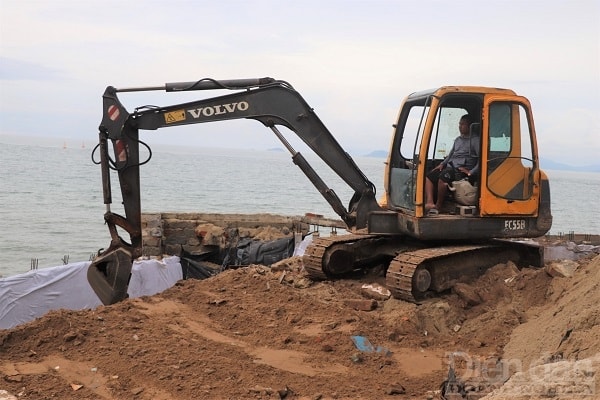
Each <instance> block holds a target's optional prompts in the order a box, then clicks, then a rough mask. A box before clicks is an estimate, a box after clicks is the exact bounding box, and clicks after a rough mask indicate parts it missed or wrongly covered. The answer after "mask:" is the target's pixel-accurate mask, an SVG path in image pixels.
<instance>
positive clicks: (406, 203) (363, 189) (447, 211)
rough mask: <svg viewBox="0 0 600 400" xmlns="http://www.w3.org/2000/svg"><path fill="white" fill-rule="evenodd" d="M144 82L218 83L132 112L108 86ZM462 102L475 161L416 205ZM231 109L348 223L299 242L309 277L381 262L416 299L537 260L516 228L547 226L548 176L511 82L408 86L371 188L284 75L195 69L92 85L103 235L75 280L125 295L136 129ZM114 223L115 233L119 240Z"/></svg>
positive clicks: (136, 246)
mask: <svg viewBox="0 0 600 400" xmlns="http://www.w3.org/2000/svg"><path fill="white" fill-rule="evenodd" d="M150 90H161V91H166V92H171V93H175V94H177V93H180V92H190V91H197V90H217V91H220V93H221V94H220V95H218V96H215V97H209V98H203V99H200V100H198V101H192V102H187V103H182V104H176V105H168V106H143V107H140V108H136V109H135V110H134V111H133V112H129V111H127V110H126V109H125V107H124V106H123V104H122V103H121V101H120V100H119V98H118V94H119V93H123V92H142V91H150ZM223 92H225V93H226V94H222V93H223ZM466 114H468V115H469V116H471V119H473V122H472V123H471V124H470V127H469V133H468V137H469V138H470V141H471V148H472V151H473V153H474V155H476V156H477V159H478V161H479V168H478V173H477V175H476V176H475V177H470V178H471V179H470V182H469V184H466V182H464V181H462V180H461V181H456V182H451V183H450V186H451V191H448V195H447V196H446V197H445V198H444V201H443V208H442V209H440V210H439V211H440V212H439V213H437V214H436V215H430V214H429V213H428V212H427V209H426V201H425V197H426V193H425V192H426V184H427V183H426V182H427V173H428V171H430V170H432V169H433V168H435V167H436V166H437V165H438V164H439V163H440V162H442V161H443V160H444V158H445V157H446V156H447V155H448V152H449V150H450V148H451V147H452V143H453V140H454V138H455V137H456V136H457V128H456V127H457V126H458V122H459V120H460V119H461V116H464V115H466ZM242 118H244V119H254V120H257V121H259V122H260V123H262V124H263V125H264V126H265V127H267V128H269V129H271V130H272V131H273V133H274V134H275V135H276V136H277V137H278V138H279V139H280V140H281V142H282V143H283V145H284V146H285V148H286V149H287V150H288V151H289V152H290V154H291V156H292V157H291V158H292V161H293V162H294V163H295V164H296V165H297V166H298V167H299V168H300V169H301V170H302V171H303V173H304V174H305V175H306V176H307V177H308V179H309V180H310V181H311V182H312V183H313V184H314V186H315V187H316V189H317V190H318V191H319V192H320V193H321V194H322V196H323V197H324V198H325V200H326V201H327V202H328V203H329V204H330V205H331V207H332V208H333V210H334V211H335V212H336V213H337V215H339V217H340V218H341V219H342V220H343V221H344V222H345V224H346V225H347V227H348V232H349V234H347V235H336V236H331V237H319V238H316V239H315V240H313V241H312V243H311V245H310V246H309V247H308V248H307V249H306V252H305V254H304V256H303V263H304V268H305V269H306V271H307V273H308V274H309V276H310V277H311V278H312V279H314V280H324V279H337V278H341V277H344V276H348V274H349V273H351V272H354V271H357V270H364V269H368V268H371V267H373V266H375V265H382V264H383V265H384V266H385V267H386V284H387V286H388V288H389V289H390V291H391V292H392V294H393V295H394V297H396V298H399V299H403V300H407V301H411V302H419V301H421V300H422V299H424V298H426V297H428V296H431V295H435V294H436V293H439V292H443V291H445V290H448V289H450V288H451V287H452V286H453V285H454V284H455V283H456V282H459V281H461V280H464V279H467V278H470V277H476V276H479V275H481V274H482V273H483V272H484V271H485V270H486V269H487V268H489V267H491V266H493V265H495V264H497V263H500V262H508V261H513V262H515V263H516V264H517V265H519V266H534V267H536V266H542V265H543V248H541V247H539V246H537V245H536V244H535V243H532V242H531V241H527V240H522V239H524V238H536V237H540V236H542V235H544V234H545V233H546V232H548V231H549V229H550V227H551V225H552V215H551V211H550V186H549V182H548V178H547V176H546V174H545V173H544V172H543V171H542V170H540V167H539V157H538V149H537V142H536V134H535V127H534V120H533V115H532V111H531V105H530V103H529V101H528V100H527V99H526V98H525V97H522V96H518V95H517V94H516V93H515V92H514V91H512V90H509V89H498V88H490V87H475V86H444V87H440V88H437V89H432V90H426V91H421V92H415V93H412V94H410V95H408V96H407V97H406V98H405V99H404V102H403V104H402V106H401V108H400V111H399V113H398V117H397V120H396V121H395V123H394V124H393V129H394V130H393V135H392V140H391V143H390V148H389V153H388V156H387V161H386V164H385V165H386V166H385V171H384V174H385V176H384V188H385V193H384V194H383V196H381V198H380V200H379V201H378V200H377V195H376V192H375V186H374V185H373V183H372V182H371V181H370V180H369V179H368V178H367V177H366V176H365V175H364V174H363V172H362V171H361V170H360V168H359V167H358V166H357V165H356V163H355V162H354V160H353V159H352V157H351V156H350V155H349V154H348V153H347V152H346V151H344V149H343V148H342V147H341V146H340V144H339V143H338V142H337V140H336V139H335V138H334V136H333V135H332V134H331V133H330V132H329V130H328V129H327V128H326V127H325V125H324V124H323V123H322V122H321V120H320V119H319V117H318V116H317V114H316V113H315V112H314V110H313V108H312V107H310V106H309V105H308V104H307V102H306V101H305V100H304V99H303V98H302V96H301V95H300V94H299V93H298V92H297V91H296V90H294V88H293V87H292V86H291V85H290V84H289V83H287V82H285V81H281V80H275V79H273V78H258V79H233V80H214V79H201V80H198V81H195V82H175V83H167V84H165V85H164V86H149V87H130V88H115V87H112V86H109V87H107V88H106V90H105V92H104V95H103V117H102V122H101V124H100V127H99V144H98V146H97V149H96V150H95V151H98V152H99V154H100V160H99V161H98V164H100V166H101V170H102V186H103V194H104V196H103V197H104V203H105V205H106V212H105V214H104V219H105V221H106V224H107V225H108V229H109V232H110V236H111V242H110V246H109V247H108V248H107V249H106V250H101V251H99V252H98V254H97V256H96V257H95V259H94V260H93V261H92V263H91V265H90V267H89V269H88V281H89V283H90V285H91V286H92V288H93V289H94V291H95V292H96V294H97V295H98V296H99V298H100V300H101V301H102V302H103V303H104V304H113V303H116V302H119V301H121V300H123V299H125V298H126V297H127V288H128V284H129V279H130V276H131V269H132V263H133V261H134V260H135V259H136V258H138V257H140V256H141V255H142V228H141V202H140V167H141V166H142V165H143V164H144V163H145V162H147V161H148V160H143V161H142V160H140V144H142V145H145V144H144V143H143V142H142V141H140V139H139V131H140V130H157V129H162V128H168V127H175V126H181V125H188V124H198V123H204V122H215V121H225V120H232V119H242ZM282 126H283V127H285V128H287V129H289V130H290V131H292V132H294V133H295V134H296V135H297V136H298V137H299V138H300V139H302V141H303V142H304V143H306V145H307V146H308V147H309V148H310V149H311V150H312V151H314V153H315V154H316V155H318V156H319V157H320V158H321V159H322V160H323V161H324V162H325V163H326V164H327V166H328V167H330V168H331V169H332V170H333V171H334V172H335V173H336V174H337V175H338V176H339V177H340V178H341V179H342V180H343V181H344V182H345V183H347V184H348V185H349V186H350V187H351V188H352V190H353V191H354V194H353V195H352V197H351V199H350V200H349V202H348V205H347V207H346V206H345V205H344V204H343V203H342V201H341V200H340V199H339V197H338V196H337V194H336V193H335V192H334V191H333V190H332V189H331V188H330V187H328V186H327V184H326V183H325V182H324V181H323V180H322V179H321V177H320V176H319V175H318V174H317V173H316V171H315V170H314V169H313V168H312V166H311V165H310V164H309V163H308V162H307V160H306V159H305V158H304V156H303V155H302V154H301V153H299V152H297V151H296V150H295V149H294V148H293V147H292V146H291V144H290V143H289V142H288V141H287V140H286V138H285V137H284V135H283V134H282V133H281V131H280V129H279V127H282ZM110 148H112V152H111V151H110ZM111 169H112V170H116V171H117V174H118V179H119V184H120V189H121V196H122V200H123V207H124V212H125V215H120V214H117V213H113V212H112V211H111V206H110V205H111V203H112V194H111V180H110V171H111ZM119 230H124V231H125V232H126V233H127V234H128V235H129V240H128V241H126V240H125V239H123V238H122V237H121V236H120V232H119Z"/></svg>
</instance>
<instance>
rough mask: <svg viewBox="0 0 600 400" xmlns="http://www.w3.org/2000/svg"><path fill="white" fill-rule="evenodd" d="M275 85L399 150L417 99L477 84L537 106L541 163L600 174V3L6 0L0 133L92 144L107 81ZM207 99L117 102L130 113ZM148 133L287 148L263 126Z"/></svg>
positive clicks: (349, 131)
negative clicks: (407, 101) (598, 168)
mask: <svg viewBox="0 0 600 400" xmlns="http://www.w3.org/2000/svg"><path fill="white" fill-rule="evenodd" d="M266 76H269V77H273V78H276V79H281V80H284V81H287V82H289V83H290V84H291V85H292V86H293V87H294V88H295V89H296V90H297V91H298V92H299V93H300V94H301V95H302V96H303V97H304V99H305V100H306V101H307V102H308V104H309V105H310V106H311V107H312V108H314V110H315V112H316V113H317V115H318V116H319V118H320V119H321V120H322V121H323V122H324V124H325V125H326V126H327V127H328V129H329V130H330V131H331V133H332V134H333V135H334V136H335V137H336V139H337V140H338V141H339V142H340V144H341V145H342V146H343V147H344V148H345V149H347V151H349V152H351V153H353V154H367V153H370V152H372V151H376V150H387V149H388V147H389V142H390V139H391V134H392V124H393V123H394V122H395V118H396V116H397V113H398V110H399V108H400V106H401V104H402V100H403V99H404V97H405V96H407V95H408V94H410V93H412V92H415V91H420V90H424V89H430V88H434V87H439V86H444V85H481V86H494V87H504V88H510V89H513V90H515V91H516V92H517V93H518V94H520V95H523V96H525V97H527V98H528V99H529V100H530V101H531V103H532V107H533V113H534V119H535V125H536V131H537V135H538V148H539V150H540V154H541V157H542V158H545V159H551V160H553V161H556V162H562V163H565V164H569V165H573V166H582V165H590V164H598V158H597V157H598V155H599V154H600V112H599V110H600V1H598V0H572V1H556V0H540V1H528V0H521V1H516V0H489V1H480V0H472V1H471V0H456V1H445V0H440V1H433V0H406V1H399V0H395V1H392V0H387V1H383V0H369V1H367V0H365V1H352V0H346V1H340V0H320V1H315V0H304V1H300V2H288V1H281V0H262V1H261V0H256V1H252V0H247V1H235V0H233V1H227V0H222V1H205V0H196V1H192V0H189V1H183V0H170V1H164V0H160V1H159V0H146V1H143V0H129V1H115V0H102V1H96V0H53V1H51V2H49V1H46V0H39V1H33V0H0V135H18V136H19V137H22V138H23V140H34V139H28V138H29V137H32V136H33V137H43V138H60V139H58V140H59V141H60V143H61V145H62V140H63V138H65V141H66V140H69V142H71V141H73V142H75V143H79V142H84V141H85V142H87V143H94V142H96V141H97V138H98V134H97V128H98V125H99V123H100V120H101V118H102V94H103V92H104V89H105V88H106V87H107V86H115V87H118V88H123V87H147V86H161V85H164V84H165V83H167V82H180V81H196V80H199V79H202V78H214V79H237V78H260V77H266ZM217 94H219V93H215V92H211V95H217ZM182 96H183V97H182ZM190 96H191V97H190ZM202 96H206V94H205V92H194V93H192V94H191V95H190V94H189V93H186V94H183V95H181V94H174V93H165V92H141V93H132V94H123V95H121V100H122V102H123V103H124V104H125V106H126V107H127V108H128V109H129V110H133V109H134V108H135V107H137V106H142V105H147V104H153V105H161V106H166V105H172V104H179V103H182V102H186V101H192V100H195V99H200V98H202ZM141 138H142V140H144V141H145V142H147V143H149V144H150V145H151V146H153V148H156V147H160V146H167V145H180V146H202V147H225V148H227V147H233V148H248V149H268V148H273V147H282V146H281V144H280V143H279V142H278V140H277V139H276V137H275V136H274V135H273V133H272V132H271V131H270V130H268V129H266V128H264V127H263V126H262V125H261V124H260V123H258V122H256V121H229V122H217V123H210V124H198V125H193V126H187V127H178V128H168V129H162V130H159V131H151V132H143V133H142V135H141ZM35 140H39V139H35ZM290 141H291V142H292V144H293V145H294V146H296V142H295V138H292V139H290ZM298 150H301V149H298Z"/></svg>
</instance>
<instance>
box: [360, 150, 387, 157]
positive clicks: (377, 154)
mask: <svg viewBox="0 0 600 400" xmlns="http://www.w3.org/2000/svg"><path fill="white" fill-rule="evenodd" d="M387 155H388V152H387V151H384V150H375V151H372V152H370V153H369V154H365V157H376V158H386V157H387Z"/></svg>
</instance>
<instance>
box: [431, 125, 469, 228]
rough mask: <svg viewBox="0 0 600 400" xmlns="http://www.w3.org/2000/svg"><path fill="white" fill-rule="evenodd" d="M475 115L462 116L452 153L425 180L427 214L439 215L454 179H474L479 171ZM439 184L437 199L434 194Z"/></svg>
mask: <svg viewBox="0 0 600 400" xmlns="http://www.w3.org/2000/svg"><path fill="white" fill-rule="evenodd" d="M472 123H473V117H471V115H469V114H465V115H463V116H462V117H461V118H460V121H459V123H458V130H459V132H460V136H458V137H457V138H456V139H455V140H454V144H453V145H452V149H451V150H450V153H449V154H448V156H447V157H446V158H444V160H443V161H442V162H441V163H439V164H438V165H437V166H436V167H435V168H433V169H432V170H431V171H430V172H429V173H428V174H427V180H426V182H425V211H427V215H429V216H432V215H437V214H438V213H439V210H441V209H442V205H443V203H444V199H445V197H446V193H447V191H448V185H449V184H451V183H452V182H453V181H460V180H462V179H465V178H467V179H469V180H470V181H472V180H473V179H474V178H473V177H474V176H475V175H476V174H477V173H478V171H479V137H478V136H476V135H473V136H471V124H472ZM436 186H437V199H436V201H435V202H434V197H435V196H434V194H435V189H436Z"/></svg>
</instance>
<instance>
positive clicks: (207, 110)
mask: <svg viewBox="0 0 600 400" xmlns="http://www.w3.org/2000/svg"><path fill="white" fill-rule="evenodd" d="M248 107H249V104H248V102H246V101H240V102H239V103H227V104H219V105H216V106H210V107H200V108H195V109H193V110H186V111H187V112H188V113H190V115H191V116H192V118H200V117H212V116H213V115H222V114H229V113H232V112H234V111H246V110H247V109H248Z"/></svg>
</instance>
